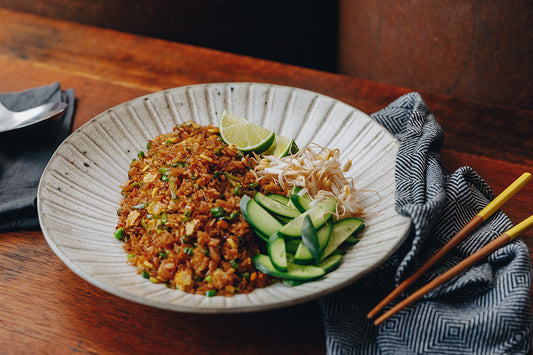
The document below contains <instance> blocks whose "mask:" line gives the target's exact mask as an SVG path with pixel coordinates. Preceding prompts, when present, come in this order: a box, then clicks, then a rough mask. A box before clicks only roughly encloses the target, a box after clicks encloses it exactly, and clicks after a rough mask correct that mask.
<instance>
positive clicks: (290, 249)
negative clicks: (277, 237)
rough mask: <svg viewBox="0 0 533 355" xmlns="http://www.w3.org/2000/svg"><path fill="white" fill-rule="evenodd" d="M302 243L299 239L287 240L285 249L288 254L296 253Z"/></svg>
mask: <svg viewBox="0 0 533 355" xmlns="http://www.w3.org/2000/svg"><path fill="white" fill-rule="evenodd" d="M300 243H301V241H300V240H299V239H287V240H285V249H286V250H287V253H292V254H294V253H296V250H298V246H299V245H300Z"/></svg>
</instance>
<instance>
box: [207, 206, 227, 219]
mask: <svg viewBox="0 0 533 355" xmlns="http://www.w3.org/2000/svg"><path fill="white" fill-rule="evenodd" d="M210 212H211V214H212V215H213V217H215V218H219V217H222V216H224V215H225V214H226V211H225V210H224V209H223V208H222V207H220V206H219V207H213V208H211V210H210Z"/></svg>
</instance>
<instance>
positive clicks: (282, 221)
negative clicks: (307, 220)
mask: <svg viewBox="0 0 533 355" xmlns="http://www.w3.org/2000/svg"><path fill="white" fill-rule="evenodd" d="M274 217H275V218H276V219H277V220H278V221H279V222H280V223H281V224H283V225H286V224H287V223H289V222H290V221H292V218H289V217H284V216H274Z"/></svg>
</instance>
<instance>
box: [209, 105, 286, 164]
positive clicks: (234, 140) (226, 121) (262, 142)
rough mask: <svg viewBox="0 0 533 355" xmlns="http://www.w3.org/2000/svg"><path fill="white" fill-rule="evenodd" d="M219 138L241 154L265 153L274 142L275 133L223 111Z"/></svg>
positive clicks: (219, 124)
mask: <svg viewBox="0 0 533 355" xmlns="http://www.w3.org/2000/svg"><path fill="white" fill-rule="evenodd" d="M218 127H219V129H220V136H221V137H222V139H223V140H224V142H226V143H227V144H234V145H235V146H236V147H237V149H239V150H241V151H243V152H252V151H253V152H256V153H258V154H260V153H263V152H264V151H266V150H267V149H268V148H269V147H270V146H271V145H272V144H274V142H275V138H276V133H275V132H273V131H271V130H268V129H266V128H263V127H261V126H258V125H256V124H254V123H252V122H249V121H247V120H245V119H244V118H242V117H239V116H237V115H234V114H232V113H229V112H227V111H226V110H224V112H222V115H221V116H220V121H219V123H218Z"/></svg>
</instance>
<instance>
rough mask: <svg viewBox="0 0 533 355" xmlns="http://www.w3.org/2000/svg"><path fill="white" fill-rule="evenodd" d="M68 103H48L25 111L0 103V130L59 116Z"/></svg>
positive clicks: (4, 130) (16, 127) (9, 129)
mask: <svg viewBox="0 0 533 355" xmlns="http://www.w3.org/2000/svg"><path fill="white" fill-rule="evenodd" d="M66 107H67V104H66V103H64V102H57V103H48V104H44V105H40V106H37V107H33V108H30V109H28V110H24V111H18V112H15V111H11V110H9V109H8V108H7V107H5V106H4V105H2V103H0V132H7V131H11V130H14V129H18V128H22V127H26V126H29V125H32V124H35V123H38V122H42V121H45V120H48V119H52V118H57V117H58V115H59V114H60V113H62V112H63V111H64V110H65V108H66Z"/></svg>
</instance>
